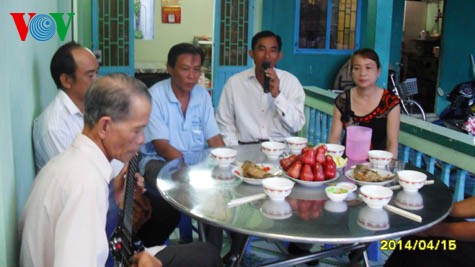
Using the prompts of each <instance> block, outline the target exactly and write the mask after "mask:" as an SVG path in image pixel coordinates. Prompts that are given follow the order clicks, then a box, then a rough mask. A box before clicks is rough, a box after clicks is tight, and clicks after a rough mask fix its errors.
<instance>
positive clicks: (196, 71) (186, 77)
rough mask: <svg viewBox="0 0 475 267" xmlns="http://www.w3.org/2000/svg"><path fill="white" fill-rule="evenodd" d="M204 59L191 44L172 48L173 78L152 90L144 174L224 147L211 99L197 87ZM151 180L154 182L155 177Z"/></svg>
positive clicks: (170, 54) (161, 82)
mask: <svg viewBox="0 0 475 267" xmlns="http://www.w3.org/2000/svg"><path fill="white" fill-rule="evenodd" d="M203 59H204V52H203V51H202V50H201V49H200V48H198V47H195V46H193V45H192V44H187V43H181V44H177V45H175V46H173V47H172V48H171V49H170V52H169V53H168V62H167V70H168V73H169V74H170V75H171V78H169V79H167V80H164V81H160V82H158V83H156V84H155V85H153V86H152V87H151V88H150V94H151V95H152V113H151V116H150V122H149V124H148V125H147V128H146V129H145V144H144V145H143V146H142V149H141V152H142V153H143V155H144V159H143V160H142V162H141V168H142V169H143V170H145V173H147V171H150V169H151V168H152V165H156V164H161V165H163V163H164V162H166V161H170V160H173V159H176V158H180V157H184V159H185V161H187V160H188V159H189V156H191V155H192V154H193V153H196V152H199V151H202V150H203V149H205V147H206V145H208V146H209V147H219V146H224V142H223V140H222V138H221V135H220V133H219V128H218V125H217V123H216V120H215V118H214V111H213V106H212V104H211V97H210V96H209V94H208V92H207V91H206V90H205V89H204V88H203V87H201V86H200V85H198V84H197V83H198V79H199V77H200V74H201V65H202V62H203ZM157 161H158V162H157ZM160 162H161V163H160ZM151 178H152V179H153V180H155V178H156V175H154V176H153V177H151ZM145 179H147V178H145ZM152 182H153V184H155V181H152Z"/></svg>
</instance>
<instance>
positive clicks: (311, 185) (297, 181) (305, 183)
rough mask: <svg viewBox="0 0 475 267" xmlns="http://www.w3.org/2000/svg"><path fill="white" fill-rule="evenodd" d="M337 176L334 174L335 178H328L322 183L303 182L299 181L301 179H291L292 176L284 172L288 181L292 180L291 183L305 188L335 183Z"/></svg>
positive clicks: (337, 174)
mask: <svg viewBox="0 0 475 267" xmlns="http://www.w3.org/2000/svg"><path fill="white" fill-rule="evenodd" d="M339 176H340V174H339V173H338V172H336V175H335V177H333V178H330V179H328V180H324V181H304V180H301V179H296V178H293V177H292V176H289V175H288V174H287V173H285V172H284V177H287V178H289V179H290V180H292V181H294V182H296V183H298V184H301V185H303V186H306V187H319V186H322V185H324V184H326V183H329V182H332V181H335V180H336V179H338V177H339Z"/></svg>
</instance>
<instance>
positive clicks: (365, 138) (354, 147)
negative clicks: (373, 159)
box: [346, 126, 373, 161]
mask: <svg viewBox="0 0 475 267" xmlns="http://www.w3.org/2000/svg"><path fill="white" fill-rule="evenodd" d="M372 133H373V130H372V129H371V128H368V127H364V126H349V127H347V128H346V156H347V157H348V158H349V159H351V160H354V161H364V160H366V159H368V151H369V149H370V146H371V135H372Z"/></svg>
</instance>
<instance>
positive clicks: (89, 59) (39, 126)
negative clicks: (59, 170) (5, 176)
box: [33, 42, 99, 171]
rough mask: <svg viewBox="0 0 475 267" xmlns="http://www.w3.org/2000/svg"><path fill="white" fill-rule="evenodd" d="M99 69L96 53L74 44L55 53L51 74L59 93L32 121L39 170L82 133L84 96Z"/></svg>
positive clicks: (71, 43) (36, 162) (70, 43)
mask: <svg viewBox="0 0 475 267" xmlns="http://www.w3.org/2000/svg"><path fill="white" fill-rule="evenodd" d="M98 70H99V65H98V63H97V60H96V57H95V56H94V54H93V53H92V52H91V51H90V50H89V49H87V48H85V47H82V46H81V45H79V44H77V43H75V42H69V43H66V44H65V45H63V46H62V47H60V48H59V49H58V50H57V51H56V53H55V54H54V56H53V58H52V60H51V65H50V71H51V76H52V77H53V80H54V82H55V84H56V86H57V88H58V93H57V94H56V97H55V98H54V99H53V101H51V103H50V104H49V105H48V107H47V108H46V109H45V110H44V111H43V112H42V113H41V114H40V116H38V117H37V118H36V119H35V120H34V122H33V144H34V150H35V165H36V170H37V171H39V170H40V169H41V168H42V167H43V166H44V165H45V164H46V163H47V162H48V161H49V160H50V159H51V158H53V157H54V156H56V155H58V154H59V153H61V152H62V151H64V150H65V149H66V148H67V147H69V145H71V143H72V142H73V140H74V137H76V135H77V134H79V133H80V132H81V131H82V128H83V125H84V123H83V112H84V95H85V94H86V91H87V89H89V87H90V86H91V84H92V82H93V81H94V80H95V79H96V77H97V72H98Z"/></svg>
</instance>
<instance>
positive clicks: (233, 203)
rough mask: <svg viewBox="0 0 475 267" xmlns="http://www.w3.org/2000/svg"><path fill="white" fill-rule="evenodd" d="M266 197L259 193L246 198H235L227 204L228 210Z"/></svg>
mask: <svg viewBox="0 0 475 267" xmlns="http://www.w3.org/2000/svg"><path fill="white" fill-rule="evenodd" d="M266 197H267V195H266V194H265V193H259V194H255V195H250V196H246V197H241V198H235V199H233V200H231V201H229V202H228V208H232V207H236V206H239V205H241V204H245V203H248V202H252V201H255V200H258V199H262V198H266Z"/></svg>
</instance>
